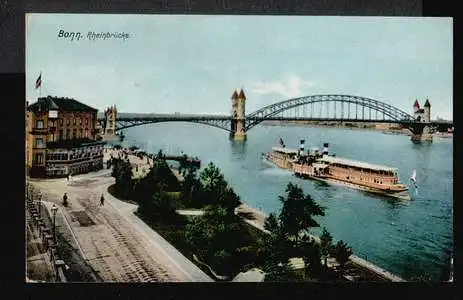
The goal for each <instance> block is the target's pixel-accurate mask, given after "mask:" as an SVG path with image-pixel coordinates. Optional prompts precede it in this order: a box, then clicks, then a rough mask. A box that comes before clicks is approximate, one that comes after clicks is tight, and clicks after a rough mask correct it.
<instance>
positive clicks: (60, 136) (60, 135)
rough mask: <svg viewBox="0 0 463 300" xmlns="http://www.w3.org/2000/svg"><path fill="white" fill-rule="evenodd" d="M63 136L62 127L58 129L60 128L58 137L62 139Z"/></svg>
mask: <svg viewBox="0 0 463 300" xmlns="http://www.w3.org/2000/svg"><path fill="white" fill-rule="evenodd" d="M63 137H64V132H63V129H60V130H59V139H60V140H62V139H63Z"/></svg>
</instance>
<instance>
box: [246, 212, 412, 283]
mask: <svg viewBox="0 0 463 300" xmlns="http://www.w3.org/2000/svg"><path fill="white" fill-rule="evenodd" d="M237 213H238V214H240V215H242V216H246V217H245V221H246V222H247V223H248V224H250V225H252V226H254V227H255V228H257V229H259V230H261V231H262V232H265V233H269V232H268V231H266V230H265V229H264V224H265V219H266V218H267V216H268V215H267V214H266V213H264V212H262V211H259V210H257V209H256V208H253V207H251V206H249V205H247V204H245V203H243V204H241V205H240V206H239V207H238V208H237ZM310 237H311V238H313V239H314V240H315V241H316V242H317V243H320V239H319V238H318V237H317V236H314V235H310ZM349 260H350V264H348V265H347V269H348V270H349V268H350V273H353V274H355V275H354V276H352V275H347V276H346V277H347V279H349V280H351V281H359V279H364V280H365V281H376V280H378V279H379V280H381V279H383V280H384V281H392V282H404V281H405V280H404V279H402V278H401V277H399V276H397V275H394V274H392V273H391V272H389V271H387V270H385V269H382V268H381V267H378V266H376V265H374V264H372V263H370V262H368V261H366V260H364V259H362V258H360V257H358V256H356V255H351V256H350V258H349ZM359 274H363V276H359ZM361 277H366V278H361ZM368 279H370V280H368ZM375 279H376V280H375ZM364 280H362V281H364Z"/></svg>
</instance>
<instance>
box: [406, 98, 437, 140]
mask: <svg viewBox="0 0 463 300" xmlns="http://www.w3.org/2000/svg"><path fill="white" fill-rule="evenodd" d="M413 114H414V117H415V120H416V122H417V123H415V125H413V130H412V133H413V134H412V136H411V140H412V141H413V142H421V141H432V128H431V126H429V123H431V104H430V103H429V100H428V99H426V102H425V103H424V105H423V108H420V104H419V103H418V100H416V101H415V104H414V105H413Z"/></svg>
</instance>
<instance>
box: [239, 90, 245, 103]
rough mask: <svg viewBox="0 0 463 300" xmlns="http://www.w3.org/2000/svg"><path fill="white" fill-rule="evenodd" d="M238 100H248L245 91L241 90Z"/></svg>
mask: <svg viewBox="0 0 463 300" xmlns="http://www.w3.org/2000/svg"><path fill="white" fill-rule="evenodd" d="M238 99H243V100H246V95H245V94H244V91H243V89H241V90H240V93H239V95H238Z"/></svg>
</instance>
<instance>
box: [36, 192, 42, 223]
mask: <svg viewBox="0 0 463 300" xmlns="http://www.w3.org/2000/svg"><path fill="white" fill-rule="evenodd" d="M36 203H37V206H38V207H37V210H38V212H39V218H41V217H42V214H41V213H40V207H41V206H42V205H41V204H42V194H39V197H38V199H37V201H36Z"/></svg>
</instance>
